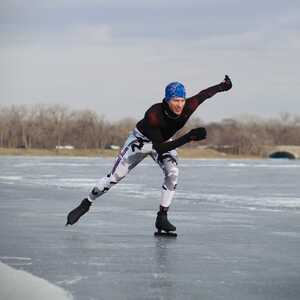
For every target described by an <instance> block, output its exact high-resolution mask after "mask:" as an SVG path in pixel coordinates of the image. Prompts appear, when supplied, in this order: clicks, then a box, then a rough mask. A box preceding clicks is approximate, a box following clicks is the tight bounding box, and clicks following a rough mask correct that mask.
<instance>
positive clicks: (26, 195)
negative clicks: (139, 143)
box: [0, 156, 300, 300]
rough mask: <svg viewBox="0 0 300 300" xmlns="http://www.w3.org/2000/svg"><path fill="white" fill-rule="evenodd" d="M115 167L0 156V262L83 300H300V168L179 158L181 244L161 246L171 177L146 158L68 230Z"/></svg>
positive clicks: (107, 162) (98, 161) (93, 161)
mask: <svg viewBox="0 0 300 300" xmlns="http://www.w3.org/2000/svg"><path fill="white" fill-rule="evenodd" d="M112 163H113V159H103V158H83V157H77V158H74V157H73V158H71V157H67V158H66V157H10V156H8V157H7V156H6V157H4V156H3V157H0V170H1V175H0V260H1V261H2V262H3V263H5V264H6V265H9V266H12V267H14V268H16V269H18V270H24V271H27V272H30V273H31V274H33V275H35V276H38V277H40V278H44V279H45V280H47V281H49V282H51V283H52V284H54V285H57V286H60V287H62V288H63V289H65V290H67V291H69V292H71V294H72V295H73V297H74V299H75V300H76V299H77V300H81V299H82V300H92V299H114V300H118V299H122V300H123V299H130V300H135V299H136V300H141V299H147V300H154V299H155V300H156V299H157V300H158V299H172V300H173V299H175V300H176V299H178V300H179V299H180V300H181V299H213V300H214V299H216V300H219V299H220V300H221V299H222V300H223V299H230V300H232V299H239V300H240V299H243V300H244V299H245V300H250V299H251V300H252V299H253V300H254V299H255V300H260V299H264V300H265V299H272V300H279V299H280V300H281V299H286V300H294V299H295V300H296V299H297V300H298V299H299V295H300V285H299V282H300V251H299V248H300V234H299V233H300V222H299V219H300V204H299V203H300V186H299V179H298V178H299V172H300V169H299V167H300V161H281V160H278V161H274V160H257V161H256V160H254V161H253V160H249V161H248V160H236V161H232V160H190V159H182V160H180V161H179V168H180V177H179V184H178V188H177V193H176V198H175V200H174V202H173V205H172V208H171V210H170V213H169V216H170V220H171V222H172V223H174V224H175V225H176V226H177V231H178V237H177V239H163V238H155V237H154V236H153V232H154V221H155V216H156V210H157V207H158V204H159V196H160V187H161V184H162V172H161V170H160V169H159V168H157V167H156V166H155V164H153V162H152V160H150V159H149V160H148V159H147V160H145V161H144V162H143V163H142V164H140V165H139V166H137V167H136V168H135V169H134V170H132V171H131V173H130V174H129V175H128V177H126V178H125V179H124V180H123V181H121V182H120V183H119V184H118V185H117V186H115V187H113V188H112V189H111V191H109V192H108V193H107V194H105V195H104V196H103V197H102V198H99V199H97V200H96V202H95V203H94V205H93V206H92V207H91V210H90V212H89V213H88V214H87V215H86V216H84V217H83V218H82V219H81V220H80V221H79V223H78V224H76V225H75V226H69V227H67V228H66V227H64V224H65V222H66V215H67V213H68V211H69V210H71V209H72V208H74V207H75V206H76V205H77V204H78V203H79V202H80V201H81V200H82V198H83V197H85V196H86V195H87V193H88V192H89V191H90V188H91V187H92V186H93V184H94V182H96V181H97V180H98V179H99V178H100V177H101V176H103V175H105V174H107V173H108V172H109V171H110V168H111V166H112ZM1 283H3V282H2V280H1ZM1 283H0V284H1ZM1 292H2V289H1V290H0V299H2V298H3V297H1V296H2V295H3V294H2V295H1ZM28 299H29V298H28ZM52 299H55V298H52Z"/></svg>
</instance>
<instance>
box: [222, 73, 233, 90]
mask: <svg viewBox="0 0 300 300" xmlns="http://www.w3.org/2000/svg"><path fill="white" fill-rule="evenodd" d="M220 87H221V90H222V91H228V90H230V89H231V88H232V82H231V80H230V78H229V76H228V75H225V78H224V80H223V81H222V82H221V83H220Z"/></svg>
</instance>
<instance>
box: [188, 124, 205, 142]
mask: <svg viewBox="0 0 300 300" xmlns="http://www.w3.org/2000/svg"><path fill="white" fill-rule="evenodd" d="M187 135H188V138H189V140H190V141H200V140H204V139H205V138H206V129H205V128H204V127H199V128H194V129H192V130H191V131H190V132H188V133H187Z"/></svg>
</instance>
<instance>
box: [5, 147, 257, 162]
mask: <svg viewBox="0 0 300 300" xmlns="http://www.w3.org/2000/svg"><path fill="white" fill-rule="evenodd" d="M177 151H178V154H179V156H180V157H182V158H208V159H209V158H211V159H213V158H215V159H220V158H228V159H239V158H259V157H253V156H237V155H230V154H225V153H222V152H219V151H216V150H213V149H208V148H181V149H177ZM117 154H118V150H109V149H71V150H68V149H60V150H57V149H18V148H0V155H19V156H21V155H24V156H87V157H115V156H116V155H117Z"/></svg>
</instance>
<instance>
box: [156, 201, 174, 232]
mask: <svg viewBox="0 0 300 300" xmlns="http://www.w3.org/2000/svg"><path fill="white" fill-rule="evenodd" d="M167 211H168V209H167V208H166V207H162V206H161V207H160V211H159V212H158V213H157V217H156V221H155V227H156V228H157V230H158V232H161V231H162V230H163V231H165V232H169V231H176V227H175V226H174V225H172V224H171V223H170V222H169V220H168V213H167Z"/></svg>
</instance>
